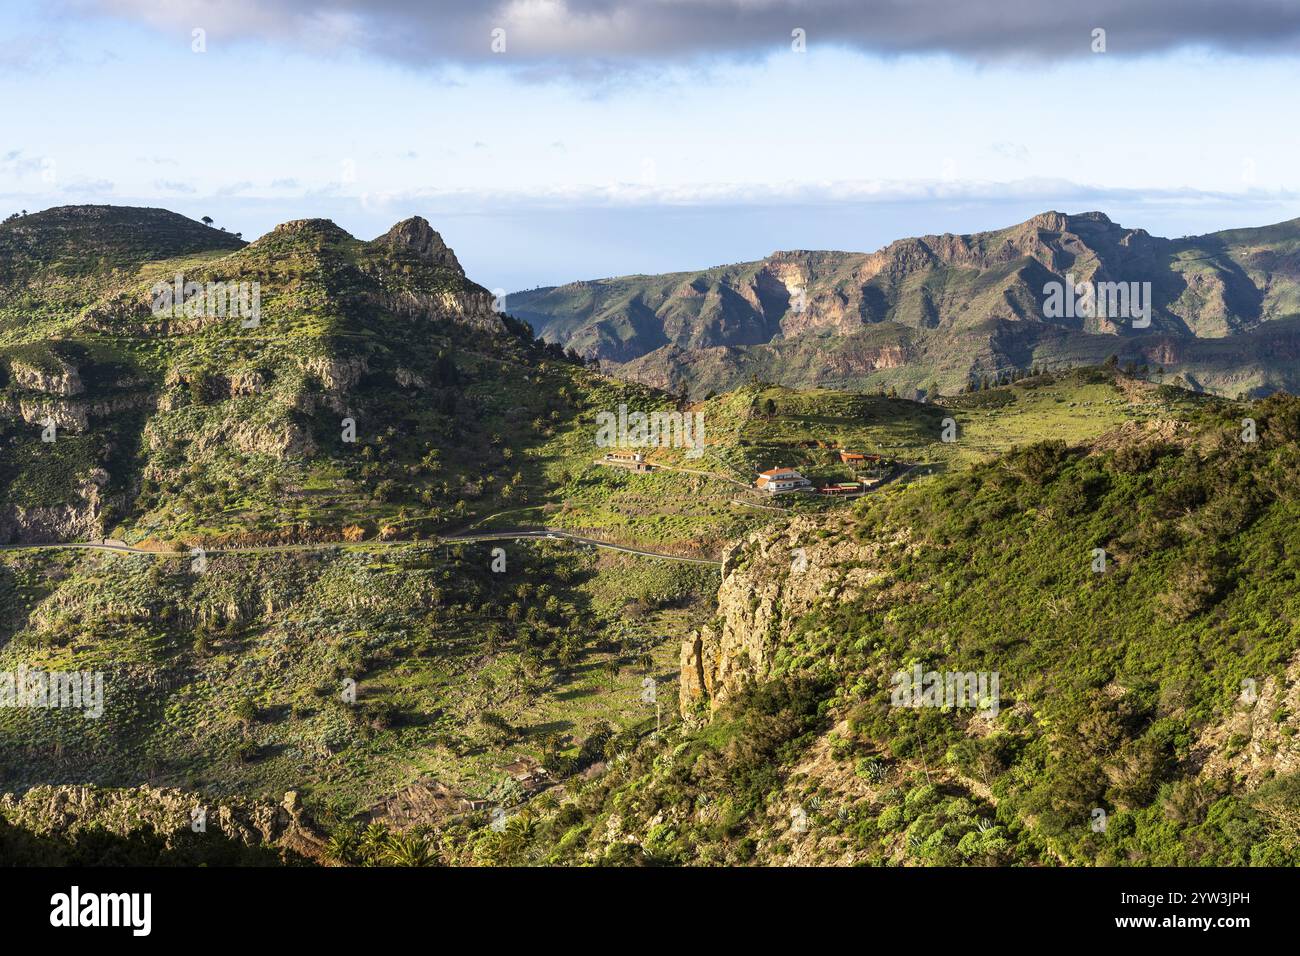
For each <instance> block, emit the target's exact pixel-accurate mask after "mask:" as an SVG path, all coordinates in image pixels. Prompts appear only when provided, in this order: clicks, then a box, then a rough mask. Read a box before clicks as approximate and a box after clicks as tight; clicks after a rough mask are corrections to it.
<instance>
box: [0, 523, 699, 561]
mask: <svg viewBox="0 0 1300 956" xmlns="http://www.w3.org/2000/svg"><path fill="white" fill-rule="evenodd" d="M524 539H534V540H536V539H541V540H548V539H549V540H556V541H572V542H573V543H574V544H585V545H590V546H591V547H595V548H604V549H606V550H607V551H621V552H623V553H624V554H635V555H639V556H641V557H646V558H661V559H663V560H665V561H680V562H682V563H684V564H704V565H708V566H710V567H715V568H720V567H722V562H721V561H715V560H713V559H712V558H691V557H686V556H684V555H680V554H664V553H663V552H660V551H647V550H645V549H644V548H630V547H627V546H625V545H621V544H614V543H613V542H611V541H601V540H599V539H598V538H584V537H583V536H582V535H576V534H570V533H569V532H567V531H559V530H555V529H552V528H537V529H531V528H530V529H514V530H507V531H484V532H481V533H479V534H458V535H449V536H448V537H445V538H416V539H406V540H396V539H395V540H393V541H359V542H355V543H348V542H340V541H329V542H315V543H310V544H268V545H261V546H254V547H248V548H205V549H204V552H205V553H206V554H268V553H272V552H279V551H324V550H327V549H330V548H345V549H358V548H371V547H376V546H378V547H398V546H401V545H410V544H474V543H475V542H478V541H520V540H524ZM37 550H85V551H110V552H113V553H114V554H138V555H163V556H167V557H177V556H187V555H189V554H190V552H189V551H150V550H147V549H145V548H133V547H131V546H130V545H126V544H116V543H113V544H110V543H105V542H102V541H77V542H63V543H58V544H4V545H0V551H37Z"/></svg>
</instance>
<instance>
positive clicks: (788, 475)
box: [754, 468, 812, 494]
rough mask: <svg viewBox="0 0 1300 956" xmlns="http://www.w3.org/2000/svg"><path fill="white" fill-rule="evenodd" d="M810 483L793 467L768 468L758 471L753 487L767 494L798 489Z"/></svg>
mask: <svg viewBox="0 0 1300 956" xmlns="http://www.w3.org/2000/svg"><path fill="white" fill-rule="evenodd" d="M811 484H812V482H811V481H809V480H808V479H807V478H805V477H804V476H803V475H801V474H799V472H797V471H795V470H794V469H793V468H769V469H768V470H767V471H763V472H759V475H758V478H757V480H755V482H754V487H755V488H757V489H758V490H759V491H766V492H767V493H768V494H776V493H777V492H780V491H799V490H800V489H803V488H807V487H809V486H810V485H811Z"/></svg>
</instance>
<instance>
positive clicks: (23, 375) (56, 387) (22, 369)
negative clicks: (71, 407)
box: [9, 360, 86, 396]
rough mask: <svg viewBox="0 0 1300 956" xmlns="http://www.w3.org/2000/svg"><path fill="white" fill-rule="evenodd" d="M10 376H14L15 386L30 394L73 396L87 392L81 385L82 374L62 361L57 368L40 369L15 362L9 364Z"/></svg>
mask: <svg viewBox="0 0 1300 956" xmlns="http://www.w3.org/2000/svg"><path fill="white" fill-rule="evenodd" d="M9 374H10V375H11V376H13V381H14V384H15V385H17V386H18V387H19V388H22V389H26V390H27V391H30V392H45V393H46V394H48V395H64V396H72V395H80V394H81V393H82V392H84V391H85V390H86V387H85V386H84V385H83V384H82V383H81V374H80V373H79V372H78V371H77V370H76V369H75V368H73V367H72V366H71V365H69V364H68V363H66V362H62V361H60V362H59V363H58V366H57V367H56V368H38V367H36V366H34V365H28V364H26V363H25V362H20V361H17V360H15V361H12V362H10V363H9Z"/></svg>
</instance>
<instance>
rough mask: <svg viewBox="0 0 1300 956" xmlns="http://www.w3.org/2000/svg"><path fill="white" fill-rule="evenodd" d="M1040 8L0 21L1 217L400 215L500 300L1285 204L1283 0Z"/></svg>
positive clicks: (68, 11)
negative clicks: (1038, 221)
mask: <svg viewBox="0 0 1300 956" xmlns="http://www.w3.org/2000/svg"><path fill="white" fill-rule="evenodd" d="M1064 6H1070V7H1083V6H1085V5H1065V4H1061V3H1059V2H1050V0H1049V2H1044V3H1036V2H1029V0H1002V2H995V0H967V2H965V3H960V4H956V3H951V2H950V3H946V4H941V3H939V0H911V2H910V3H905V4H900V3H897V2H890V0H854V2H849V0H817V2H813V0H803V2H797V0H640V2H637V3H633V2H631V0H569V2H560V0H508V2H487V3H481V4H465V3H443V2H441V0H424V2H415V0H411V2H409V3H408V2H405V0H371V2H370V3H354V2H350V0H333V2H325V3H307V2H298V0H258V2H256V3H254V2H252V0H225V2H216V0H182V2H175V3H161V2H151V3H146V2H144V0H54V2H52V3H51V2H46V3H27V2H25V0H17V2H14V0H10V2H8V3H6V4H5V5H4V7H3V9H2V10H0V117H3V121H2V122H0V215H5V214H8V213H9V212H10V211H18V210H19V209H27V210H29V211H35V210H38V209H42V208H45V207H48V206H54V205H62V204H66V203H113V204H122V205H149V206H162V207H165V208H168V209H173V210H175V211H177V212H180V213H183V214H185V215H188V216H191V217H194V218H198V217H200V216H204V215H209V216H212V217H213V218H214V219H215V220H216V222H217V224H218V225H222V226H225V227H226V228H227V229H228V230H230V231H231V232H241V233H242V234H243V236H244V237H245V238H247V239H251V238H254V237H256V236H258V235H260V234H262V233H263V232H265V231H267V230H269V229H270V228H272V227H273V226H274V225H275V224H277V223H279V222H283V221H285V220H289V219H298V218H307V217H325V218H329V219H333V220H334V221H335V222H337V223H338V224H339V225H340V226H342V227H343V228H345V229H347V230H348V231H349V232H351V233H352V234H354V235H356V236H358V237H360V238H372V237H373V236H376V235H379V234H380V233H382V232H384V231H385V230H386V229H387V228H388V227H389V226H390V225H392V224H393V223H394V222H396V221H398V220H401V219H404V218H406V217H408V216H412V215H422V216H424V217H425V218H427V219H428V220H429V221H430V222H431V223H432V224H433V226H434V228H435V229H437V230H438V231H439V232H440V233H441V234H442V235H443V238H444V239H445V240H446V241H447V243H448V244H449V245H451V246H452V247H453V248H454V249H455V251H456V253H457V255H458V257H459V258H460V260H461V263H462V264H463V265H464V266H465V269H466V271H467V273H468V274H469V275H470V277H471V278H473V279H474V280H475V281H477V282H479V283H481V284H482V285H484V286H487V287H488V288H494V289H503V290H507V291H513V290H517V289H523V288H532V287H535V286H539V285H553V284H558V283H562V282H567V281H571V280H575V279H586V278H596V277H600V276H607V275H622V274H630V273H639V272H666V271H677V270H688V269H697V268H705V267H708V266H712V265H717V264H721V263H726V262H737V261H745V260H750V259H757V258H761V257H763V256H765V255H767V254H769V253H771V252H772V251H774V250H777V249H809V248H813V249H845V250H856V251H870V250H873V249H876V248H879V247H881V246H883V245H885V244H887V243H889V242H890V241H892V240H894V239H898V238H902V237H905V236H910V235H922V234H927V233H938V232H959V233H964V232H972V231H977V230H981V229H993V228H999V227H1002V226H1007V225H1010V224H1012V223H1015V222H1019V221H1022V220H1024V219H1026V218H1028V217H1029V216H1032V215H1034V214H1035V213H1038V212H1043V211H1045V210H1048V209H1057V210H1060V211H1064V212H1082V211H1086V210H1093V209H1099V210H1101V211H1103V212H1105V213H1107V215H1109V216H1110V217H1111V218H1112V219H1114V220H1116V221H1118V222H1121V223H1123V224H1124V225H1126V226H1134V227H1141V228H1144V229H1147V230H1148V231H1149V232H1152V233H1154V234H1157V235H1168V236H1178V235H1185V234H1195V233H1202V232H1208V231H1213V230H1217V229H1224V228H1233V227H1239V226H1248V225H1263V224H1267V223H1272V222H1278V221H1282V220H1285V219H1291V218H1295V217H1297V216H1300V163H1297V162H1295V157H1296V156H1297V155H1298V154H1300V149H1298V148H1297V147H1300V123H1297V121H1296V120H1297V109H1296V96H1295V91H1296V90H1297V89H1300V4H1297V3H1294V2H1282V0H1236V2H1234V3H1233V4H1214V3H1205V2H1202V0H1178V2H1174V0H1151V2H1148V3H1136V2H1134V0H1094V2H1093V3H1090V4H1088V5H1086V6H1087V9H1086V10H1062V9H1060V8H1062V7H1064ZM1098 30H1103V31H1104V35H1100V36H1101V39H1103V40H1104V50H1099V49H1097V47H1098V46H1099V35H1098V34H1097V32H1096V31H1098ZM6 207H9V208H6Z"/></svg>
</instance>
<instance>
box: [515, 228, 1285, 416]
mask: <svg viewBox="0 0 1300 956" xmlns="http://www.w3.org/2000/svg"><path fill="white" fill-rule="evenodd" d="M1067 275H1072V276H1073V277H1074V281H1075V282H1076V283H1084V282H1088V283H1096V284H1100V283H1109V282H1119V283H1150V287H1149V288H1150V313H1149V316H1147V318H1149V325H1148V326H1145V327H1140V328H1139V327H1133V325H1132V322H1131V321H1130V320H1129V319H1128V318H1127V317H1116V316H1113V314H1112V317H1109V318H1108V317H1106V316H1104V315H1087V316H1085V315H1071V314H1059V315H1057V314H1054V310H1053V309H1052V308H1051V307H1049V298H1050V297H1049V295H1048V294H1047V293H1046V292H1045V289H1044V287H1045V286H1046V285H1047V284H1048V283H1054V282H1060V283H1063V282H1064V281H1065V279H1066V276H1067ZM1139 288H1141V287H1140V286H1139ZM508 302H509V304H510V309H511V312H512V314H514V315H516V316H518V317H519V318H522V319H524V320H525V321H527V322H529V323H530V324H532V326H533V327H534V328H535V329H536V330H537V332H538V334H539V335H540V336H541V337H542V338H544V339H545V340H547V341H551V342H557V343H559V344H560V345H562V346H564V347H565V348H571V349H574V350H576V351H577V352H578V353H579V354H580V355H582V356H584V357H586V358H594V359H599V360H601V361H602V362H603V363H605V364H607V365H608V367H610V368H611V369H612V370H613V371H615V372H616V374H619V375H621V376H624V377H626V378H629V379H632V380H635V381H640V382H644V383H647V384H651V385H654V386H656V387H662V388H669V389H676V388H679V387H685V388H686V389H687V390H688V391H689V392H691V393H692V394H698V393H703V392H706V391H721V390H725V389H727V388H729V387H731V386H732V385H734V384H735V383H736V382H738V381H743V380H746V379H748V378H750V377H751V376H757V377H759V378H762V379H767V380H770V381H775V382H778V383H781V384H785V385H790V386H792V387H800V386H809V385H821V384H826V385H843V386H857V387H881V386H895V387H899V388H905V389H909V390H910V389H915V388H920V389H926V388H928V387H929V386H930V384H931V383H932V382H933V383H937V384H938V385H939V387H940V389H941V390H943V391H944V392H948V393H951V392H952V391H956V390H959V389H961V388H964V387H965V386H966V385H967V384H968V383H969V382H970V381H972V380H979V379H980V378H989V379H993V380H997V379H999V378H1001V377H1004V376H1006V375H1009V374H1010V373H1011V372H1013V371H1017V370H1019V371H1024V370H1029V369H1032V368H1034V367H1035V366H1037V367H1061V366H1065V365H1082V364H1096V363H1098V362H1100V361H1102V360H1103V359H1105V358H1106V357H1107V356H1108V355H1110V354H1112V353H1115V354H1118V356H1119V357H1120V359H1121V360H1123V361H1133V362H1135V363H1137V364H1147V365H1153V366H1156V365H1158V366H1163V367H1165V368H1166V369H1167V370H1168V371H1169V372H1170V373H1171V374H1175V373H1177V374H1181V375H1183V376H1184V378H1185V380H1186V381H1188V382H1189V383H1192V384H1195V385H1197V386H1200V387H1204V388H1207V389H1212V390H1217V391H1220V392H1223V393H1230V394H1237V393H1239V392H1253V393H1265V392H1268V391H1271V390H1273V389H1277V388H1295V387H1297V386H1300V367H1298V366H1297V365H1296V362H1295V360H1296V358H1297V357H1300V322H1298V321H1297V318H1296V317H1297V315H1300V219H1297V220H1291V221H1289V222H1285V223H1280V224H1278V225H1274V226H1267V227H1263V228H1258V229H1236V230H1229V231H1225V232H1219V233H1212V234H1209V235H1205V236H1195V237H1186V238H1182V239H1164V238H1159V237H1155V236H1151V235H1150V234H1148V233H1147V232H1146V231H1144V230H1142V229H1128V228H1125V227H1123V226H1120V225H1118V224H1117V223H1114V222H1112V221H1111V220H1110V219H1108V218H1107V217H1106V216H1105V215H1103V214H1102V213H1099V212H1089V213H1083V214H1080V215H1065V214H1063V213H1059V212H1047V213H1043V214H1041V215H1038V216H1035V217H1033V218H1032V219H1030V220H1028V221H1026V222H1023V223H1021V224H1019V225H1016V226H1012V227H1010V228H1007V229H1001V230H996V231H993V232H984V233H975V234H973V235H963V236H958V235H951V234H945V235H941V236H922V237H919V238H911V239H902V240H899V241H897V242H894V243H891V244H890V245H889V246H886V247H885V248H884V249H881V250H879V251H878V252H874V253H870V254H862V253H848V252H825V251H823V252H812V251H795V252H777V253H773V254H772V255H771V256H769V257H768V258H767V259H763V260H761V261H758V262H748V263H740V264H737V265H731V266H720V267H717V268H714V269H708V270H704V271H701V272H694V273H673V274H669V275H662V276H625V277H621V278H616V279H601V280H594V281H584V282H574V283H570V284H568V285H563V286H555V287H549V288H542V289H536V290H531V291H525V292H517V293H514V294H512V295H510V296H509V297H508ZM1056 311H1058V312H1062V313H1065V312H1068V311H1072V310H1064V309H1062V310H1056ZM1094 311H1102V310H1094ZM1140 324H1141V323H1139V325H1140Z"/></svg>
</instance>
